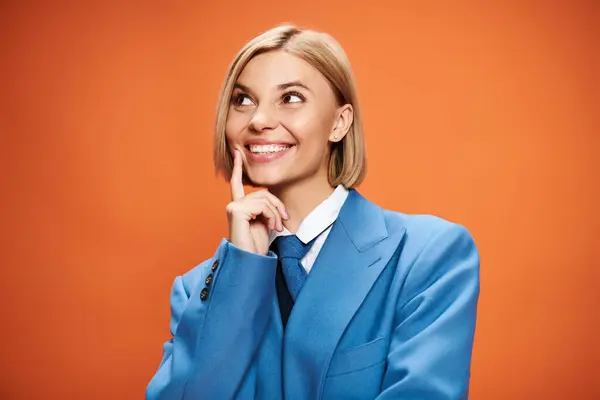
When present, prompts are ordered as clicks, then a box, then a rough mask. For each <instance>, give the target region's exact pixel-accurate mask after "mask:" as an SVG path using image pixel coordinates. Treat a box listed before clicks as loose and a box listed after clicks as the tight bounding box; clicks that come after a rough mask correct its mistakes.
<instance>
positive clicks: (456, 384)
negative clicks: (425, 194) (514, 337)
mask: <svg viewBox="0 0 600 400" xmlns="http://www.w3.org/2000/svg"><path fill="white" fill-rule="evenodd" d="M214 157H215V164H216V167H217V169H218V170H219V171H221V172H222V173H223V174H224V175H225V176H226V177H227V178H228V179H230V184H231V196H232V201H231V203H229V204H228V205H227V207H226V212H227V216H228V221H229V239H228V240H227V239H224V240H222V241H221V243H220V245H219V247H218V249H217V250H216V252H215V254H214V256H213V257H212V258H211V259H209V260H207V261H205V262H203V263H202V264H200V265H198V266H197V267H196V268H194V269H193V270H191V271H190V272H188V273H187V274H185V275H183V276H181V277H178V278H176V279H175V283H174V285H173V289H172V293H171V310H172V318H171V333H172V335H173V338H172V339H171V340H169V341H168V342H166V343H165V345H164V357H163V360H162V362H161V364H160V367H159V369H158V371H157V372H156V375H155V376H154V377H153V379H152V380H151V382H150V383H149V385H148V388H147V398H148V399H183V398H185V399H233V398H235V399H283V398H286V399H311V400H312V399H374V398H377V399H406V400H408V399H430V400H435V399H460V398H466V397H467V392H468V381H469V365H470V358H471V349H472V342H473V333H474V329H475V315H476V307H477V298H478V294H479V257H478V253H477V250H476V247H475V244H474V243H473V240H472V238H471V236H470V235H469V233H468V232H467V231H466V230H465V229H464V228H462V227H461V226H459V225H456V224H453V223H450V222H446V221H444V220H441V219H439V218H436V217H432V216H410V215H405V214H400V213H396V212H392V211H387V210H383V209H381V208H380V207H378V206H377V205H375V204H373V203H371V202H369V201H368V200H367V199H365V198H364V197H362V196H361V195H360V194H359V193H358V192H357V191H356V190H355V189H353V188H354V187H355V186H356V185H358V184H359V183H360V181H361V180H362V179H363V176H364V171H365V153H364V143H363V132H362V123H361V114H360V108H359V105H358V101H357V96H356V90H355V85H354V80H353V77H352V73H351V70H350V66H349V63H348V61H347V59H346V56H345V54H344V52H343V50H342V49H341V47H340V46H339V45H338V44H337V43H336V42H335V41H334V40H333V39H332V38H331V37H330V36H328V35H325V34H323V33H317V32H313V31H308V30H299V29H297V28H295V27H293V26H281V27H277V28H275V29H272V30H270V31H268V32H266V33H264V34H262V35H260V36H258V37H257V38H255V39H253V40H252V41H251V42H249V43H248V44H247V45H246V46H245V47H244V48H243V49H242V50H241V51H240V53H239V54H238V55H237V57H236V59H235V60H234V62H233V64H232V65H231V67H230V69H229V73H228V74H227V78H226V80H225V83H224V86H223V88H222V92H221V96H220V101H219V108H218V114H217V121H216V129H215V149H214ZM243 183H247V184H251V185H253V186H260V187H265V188H266V189H264V190H260V191H257V192H254V193H251V194H247V195H246V194H245V193H244V187H243ZM292 232H293V233H295V234H293V233H292Z"/></svg>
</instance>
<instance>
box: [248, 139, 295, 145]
mask: <svg viewBox="0 0 600 400" xmlns="http://www.w3.org/2000/svg"><path fill="white" fill-rule="evenodd" d="M270 144H271V145H276V146H292V145H293V143H290V142H286V141H284V140H270V139H250V140H248V141H246V143H245V146H264V145H270Z"/></svg>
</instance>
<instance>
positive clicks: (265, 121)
mask: <svg viewBox="0 0 600 400" xmlns="http://www.w3.org/2000/svg"><path fill="white" fill-rule="evenodd" d="M278 125H279V121H278V119H277V118H276V115H275V110H273V109H272V108H271V107H269V105H267V104H265V105H262V106H259V107H257V108H256V111H255V112H254V115H252V119H251V120H250V129H251V130H252V131H253V132H256V133H262V132H266V131H269V130H273V129H275V128H277V126H278Z"/></svg>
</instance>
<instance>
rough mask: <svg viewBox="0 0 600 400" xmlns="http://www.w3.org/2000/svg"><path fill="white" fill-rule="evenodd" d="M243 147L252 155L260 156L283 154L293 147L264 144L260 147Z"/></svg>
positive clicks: (254, 145)
mask: <svg viewBox="0 0 600 400" xmlns="http://www.w3.org/2000/svg"><path fill="white" fill-rule="evenodd" d="M245 147H246V149H247V150H248V151H249V152H250V153H252V154H257V155H262V154H276V153H281V152H284V151H286V150H289V149H290V148H292V147H294V145H282V144H266V145H264V144H262V145H256V144H250V145H246V146H245Z"/></svg>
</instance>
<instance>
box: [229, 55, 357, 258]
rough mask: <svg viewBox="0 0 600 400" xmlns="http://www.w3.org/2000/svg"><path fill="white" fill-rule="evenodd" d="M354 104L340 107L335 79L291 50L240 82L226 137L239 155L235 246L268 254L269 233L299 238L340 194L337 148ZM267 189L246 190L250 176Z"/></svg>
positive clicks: (257, 61)
mask: <svg viewBox="0 0 600 400" xmlns="http://www.w3.org/2000/svg"><path fill="white" fill-rule="evenodd" d="M352 117H353V110H352V106H351V105H349V104H345V105H341V106H340V105H338V103H337V101H336V99H335V94H334V92H333V90H332V89H331V87H330V85H329V82H328V81H327V79H326V78H325V77H324V76H323V75H322V74H321V73H320V72H319V71H318V70H317V69H316V68H314V67H313V66H311V65H310V64H308V63H307V62H305V61H304V60H302V59H301V58H299V57H296V56H294V55H292V54H289V53H286V52H284V51H273V52H268V53H263V54H260V55H258V56H256V57H254V58H253V59H252V60H250V62H248V64H247V65H246V66H245V68H244V70H243V71H242V73H241V74H240V76H239V77H238V80H237V82H236V88H235V89H234V92H233V94H232V101H231V106H230V109H229V114H228V118H227V124H226V129H225V134H226V137H227V142H228V145H229V147H230V149H231V151H232V153H233V157H234V168H233V173H232V177H231V182H230V185H231V202H230V203H229V204H228V205H227V208H226V211H227V216H228V221H229V233H230V241H231V243H232V244H233V245H235V246H237V247H239V248H241V249H243V250H246V251H250V252H254V253H258V254H267V252H268V250H269V242H268V241H269V230H274V229H275V230H278V231H281V230H283V227H284V226H285V227H286V228H287V229H288V230H289V231H291V232H296V231H297V229H298V227H299V225H300V223H301V222H302V220H303V219H304V218H305V217H306V216H307V215H308V214H309V213H310V212H311V211H312V210H313V209H314V208H315V207H316V206H317V205H319V204H320V203H321V202H322V201H323V200H325V199H326V198H327V197H328V196H329V195H330V194H331V193H332V192H333V188H332V187H331V185H330V184H329V181H328V177H327V173H328V162H329V153H330V146H331V144H332V143H334V142H338V141H340V140H342V138H343V137H344V136H345V135H346V134H347V133H348V130H349V129H350V126H351V125H352ZM244 171H245V173H246V175H247V176H248V178H249V179H250V180H251V181H252V183H253V184H254V185H256V186H263V187H265V188H266V189H263V190H260V191H257V192H254V193H250V194H248V195H246V194H245V192H244V187H243V184H242V176H243V173H244Z"/></svg>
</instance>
